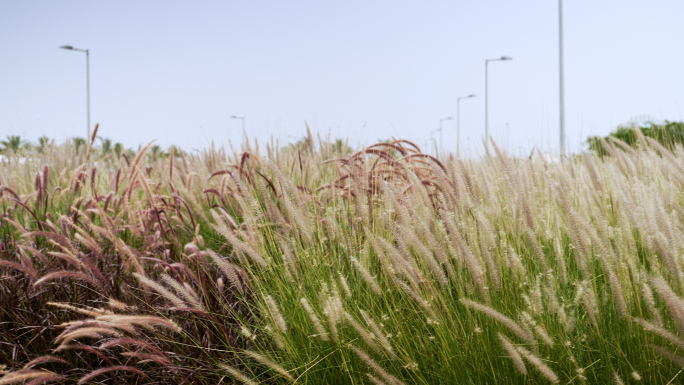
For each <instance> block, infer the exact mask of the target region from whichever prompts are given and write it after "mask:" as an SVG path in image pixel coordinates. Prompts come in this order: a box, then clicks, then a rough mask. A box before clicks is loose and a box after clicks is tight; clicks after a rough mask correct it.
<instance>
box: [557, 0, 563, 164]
mask: <svg viewBox="0 0 684 385" xmlns="http://www.w3.org/2000/svg"><path fill="white" fill-rule="evenodd" d="M558 43H559V44H558V46H559V47H558V48H559V50H558V56H559V57H558V62H559V76H558V77H559V79H560V156H561V160H562V159H563V155H565V92H564V84H563V0H558Z"/></svg>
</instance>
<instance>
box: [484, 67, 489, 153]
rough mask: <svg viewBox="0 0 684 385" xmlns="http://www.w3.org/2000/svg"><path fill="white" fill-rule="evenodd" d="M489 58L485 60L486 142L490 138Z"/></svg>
mask: <svg viewBox="0 0 684 385" xmlns="http://www.w3.org/2000/svg"><path fill="white" fill-rule="evenodd" d="M488 138H489V60H485V143H486V142H487V141H488V140H489V139H488Z"/></svg>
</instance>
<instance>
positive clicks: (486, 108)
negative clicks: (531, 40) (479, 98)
mask: <svg viewBox="0 0 684 385" xmlns="http://www.w3.org/2000/svg"><path fill="white" fill-rule="evenodd" d="M507 60H513V58H511V57H508V56H501V57H500V58H498V59H487V60H485V142H486V141H488V140H489V98H488V92H489V90H488V87H489V85H488V83H489V62H490V61H507Z"/></svg>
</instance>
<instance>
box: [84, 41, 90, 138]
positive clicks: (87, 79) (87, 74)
mask: <svg viewBox="0 0 684 385" xmlns="http://www.w3.org/2000/svg"><path fill="white" fill-rule="evenodd" d="M85 53H86V88H87V90H86V93H87V99H88V130H87V132H88V137H87V138H86V142H88V143H89V142H90V50H87V49H86V50H85Z"/></svg>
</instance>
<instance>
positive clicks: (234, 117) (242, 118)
mask: <svg viewBox="0 0 684 385" xmlns="http://www.w3.org/2000/svg"><path fill="white" fill-rule="evenodd" d="M230 118H231V119H240V120H242V132H245V118H244V117H242V116H236V115H233V116H231V117H230Z"/></svg>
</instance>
